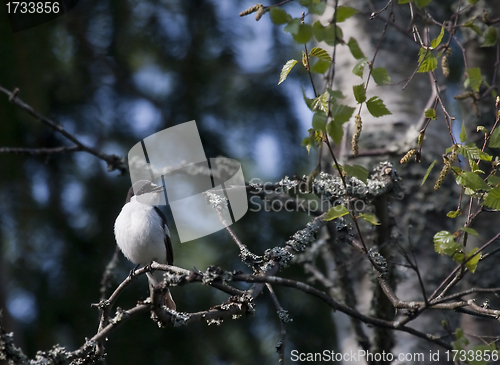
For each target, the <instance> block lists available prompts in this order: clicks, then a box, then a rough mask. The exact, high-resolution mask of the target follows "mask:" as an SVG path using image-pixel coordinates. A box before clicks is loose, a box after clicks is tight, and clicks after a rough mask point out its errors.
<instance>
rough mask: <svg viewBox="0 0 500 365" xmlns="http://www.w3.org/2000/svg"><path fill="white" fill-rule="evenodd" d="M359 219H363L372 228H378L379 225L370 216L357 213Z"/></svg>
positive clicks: (375, 219) (373, 217)
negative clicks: (371, 225) (372, 226)
mask: <svg viewBox="0 0 500 365" xmlns="http://www.w3.org/2000/svg"><path fill="white" fill-rule="evenodd" d="M359 218H362V219H364V220H365V221H367V222H368V223H371V224H373V225H374V226H380V223H379V222H378V221H377V218H375V216H373V215H371V214H364V213H359Z"/></svg>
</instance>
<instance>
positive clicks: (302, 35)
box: [293, 24, 313, 44]
mask: <svg viewBox="0 0 500 365" xmlns="http://www.w3.org/2000/svg"><path fill="white" fill-rule="evenodd" d="M312 36H313V30H312V27H311V26H310V25H309V24H300V25H299V31H298V32H297V34H293V40H294V41H295V42H297V43H299V44H306V43H307V42H309V40H310V39H311V37H312Z"/></svg>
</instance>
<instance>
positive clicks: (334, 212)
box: [323, 205, 349, 222]
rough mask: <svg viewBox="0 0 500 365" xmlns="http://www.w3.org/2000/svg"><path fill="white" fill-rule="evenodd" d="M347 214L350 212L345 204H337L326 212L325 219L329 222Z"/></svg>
mask: <svg viewBox="0 0 500 365" xmlns="http://www.w3.org/2000/svg"><path fill="white" fill-rule="evenodd" d="M346 214H349V211H348V210H347V208H346V207H344V206H343V205H337V206H336V207H333V208H330V210H329V211H328V212H327V213H326V215H325V218H323V220H324V221H326V222H329V221H331V220H334V219H335V218H339V217H342V216H344V215H346Z"/></svg>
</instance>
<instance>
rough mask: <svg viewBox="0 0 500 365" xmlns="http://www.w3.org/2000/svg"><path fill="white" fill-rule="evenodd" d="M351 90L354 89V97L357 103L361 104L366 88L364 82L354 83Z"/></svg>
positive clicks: (364, 98) (364, 97)
mask: <svg viewBox="0 0 500 365" xmlns="http://www.w3.org/2000/svg"><path fill="white" fill-rule="evenodd" d="M352 90H353V91H354V97H355V98H356V101H357V102H358V104H361V103H362V102H364V101H365V100H366V90H365V83H364V82H363V83H362V84H361V85H354V86H353V87H352Z"/></svg>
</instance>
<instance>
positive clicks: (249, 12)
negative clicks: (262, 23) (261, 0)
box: [240, 4, 264, 20]
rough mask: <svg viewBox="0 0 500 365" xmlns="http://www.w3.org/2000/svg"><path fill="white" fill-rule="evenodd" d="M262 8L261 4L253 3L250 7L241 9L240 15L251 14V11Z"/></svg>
mask: <svg viewBox="0 0 500 365" xmlns="http://www.w3.org/2000/svg"><path fill="white" fill-rule="evenodd" d="M263 8H264V6H263V5H262V4H255V5H253V6H251V7H249V8H248V9H246V10H243V11H242V12H241V13H240V16H245V15H248V14H252V13H255V12H256V11H257V12H258V11H259V10H260V9H263ZM261 16H262V15H261ZM256 17H257V16H256ZM259 19H260V17H259ZM259 19H256V20H259Z"/></svg>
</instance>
